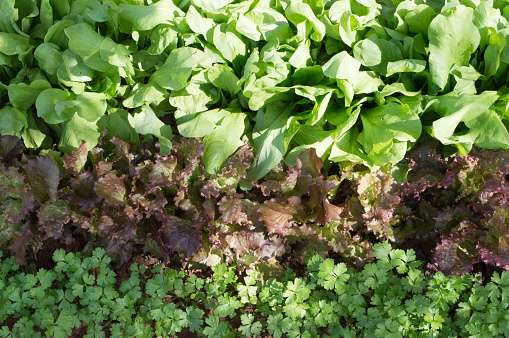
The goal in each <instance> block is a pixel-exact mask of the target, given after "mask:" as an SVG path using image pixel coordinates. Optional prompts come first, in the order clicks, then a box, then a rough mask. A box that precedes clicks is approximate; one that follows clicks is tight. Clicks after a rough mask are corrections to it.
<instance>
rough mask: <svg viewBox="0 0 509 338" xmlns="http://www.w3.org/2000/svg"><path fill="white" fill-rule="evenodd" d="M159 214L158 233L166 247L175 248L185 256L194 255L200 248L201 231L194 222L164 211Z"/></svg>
mask: <svg viewBox="0 0 509 338" xmlns="http://www.w3.org/2000/svg"><path fill="white" fill-rule="evenodd" d="M159 216H160V217H159V218H160V221H161V222H162V226H161V227H160V229H159V231H158V233H159V235H160V236H161V239H162V242H163V243H164V246H165V247H166V248H167V249H169V250H176V251H178V252H181V253H183V254H184V255H186V256H187V257H191V256H194V255H195V254H196V253H197V252H198V250H200V248H201V242H202V233H201V231H199V230H198V229H197V225H196V224H195V223H193V222H191V221H187V220H184V219H182V218H179V217H176V216H173V215H168V214H166V213H161V214H159Z"/></svg>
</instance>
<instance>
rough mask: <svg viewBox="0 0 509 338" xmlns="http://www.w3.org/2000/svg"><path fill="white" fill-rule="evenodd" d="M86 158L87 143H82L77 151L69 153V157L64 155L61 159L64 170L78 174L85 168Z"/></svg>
mask: <svg viewBox="0 0 509 338" xmlns="http://www.w3.org/2000/svg"><path fill="white" fill-rule="evenodd" d="M87 158H88V149H87V142H86V141H83V142H82V143H81V144H80V146H79V147H78V149H75V150H73V151H72V152H71V155H68V154H65V155H64V157H63V158H62V162H63V165H64V168H66V169H68V170H70V171H71V172H72V173H73V174H75V175H78V174H80V173H81V172H82V171H83V169H84V168H85V164H86V162H87Z"/></svg>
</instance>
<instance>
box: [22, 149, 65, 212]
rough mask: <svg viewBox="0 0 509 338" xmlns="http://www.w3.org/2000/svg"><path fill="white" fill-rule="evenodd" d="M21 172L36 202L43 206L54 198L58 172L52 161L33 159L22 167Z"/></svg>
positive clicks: (40, 158) (45, 158)
mask: <svg viewBox="0 0 509 338" xmlns="http://www.w3.org/2000/svg"><path fill="white" fill-rule="evenodd" d="M23 171H24V173H25V178H26V181H27V182H29V184H30V192H31V193H32V194H33V195H34V197H35V199H36V200H37V202H39V203H40V204H43V203H44V202H46V201H48V200H54V199H55V198H56V194H57V188H58V183H59V182H60V170H59V169H58V166H57V165H56V164H55V163H53V161H51V160H50V159H49V158H47V157H40V156H39V157H36V158H33V159H30V160H28V162H27V163H26V164H25V165H24V166H23Z"/></svg>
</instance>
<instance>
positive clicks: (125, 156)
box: [108, 135, 134, 175]
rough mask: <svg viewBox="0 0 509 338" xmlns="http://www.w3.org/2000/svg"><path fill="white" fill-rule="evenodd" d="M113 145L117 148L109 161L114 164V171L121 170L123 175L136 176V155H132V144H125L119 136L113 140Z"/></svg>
mask: <svg viewBox="0 0 509 338" xmlns="http://www.w3.org/2000/svg"><path fill="white" fill-rule="evenodd" d="M111 143H113V145H114V146H115V148H114V149H113V155H112V156H111V157H110V158H109V159H108V161H109V162H112V163H113V169H116V170H120V172H122V173H123V174H130V175H132V174H134V166H133V163H132V161H133V160H134V154H132V153H131V144H129V143H127V142H124V141H123V140H122V139H121V138H120V137H118V136H117V135H115V136H113V137H112V138H111Z"/></svg>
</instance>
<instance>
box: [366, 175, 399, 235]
mask: <svg viewBox="0 0 509 338" xmlns="http://www.w3.org/2000/svg"><path fill="white" fill-rule="evenodd" d="M357 192H358V193H359V200H360V202H361V204H362V205H363V207H364V214H363V216H362V217H363V218H364V223H365V225H366V226H367V228H368V229H369V230H370V231H372V232H373V233H375V235H377V236H378V237H380V238H384V239H389V240H391V241H394V240H395V238H394V230H393V229H392V226H391V224H390V222H391V220H392V217H393V215H394V212H395V210H396V206H397V205H398V204H399V203H400V200H401V199H400V197H399V196H398V193H397V184H396V182H395V181H394V179H393V178H392V177H389V176H388V175H387V174H386V173H384V172H383V171H381V170H378V171H377V172H374V173H368V174H364V175H363V176H362V177H361V178H360V179H359V180H358V187H357Z"/></svg>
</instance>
